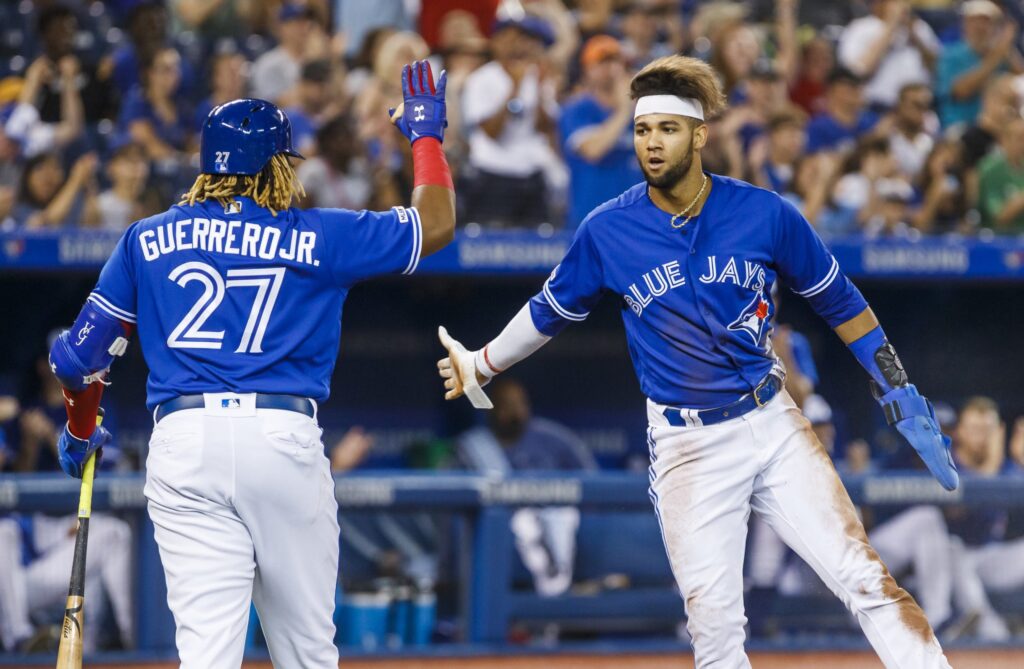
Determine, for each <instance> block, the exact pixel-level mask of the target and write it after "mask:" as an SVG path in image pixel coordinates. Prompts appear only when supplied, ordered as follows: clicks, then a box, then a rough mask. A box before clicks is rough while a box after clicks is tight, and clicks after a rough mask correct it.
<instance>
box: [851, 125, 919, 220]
mask: <svg viewBox="0 0 1024 669" xmlns="http://www.w3.org/2000/svg"><path fill="white" fill-rule="evenodd" d="M832 196H833V199H834V201H835V203H836V205H837V206H838V207H839V208H840V209H842V210H844V211H845V212H846V213H847V214H848V215H850V216H852V217H853V219H854V220H855V221H856V225H857V226H858V227H860V229H861V230H863V231H864V232H865V233H866V234H868V235H872V236H874V235H879V234H894V233H901V232H905V231H906V230H907V228H908V225H907V224H908V221H909V220H910V209H909V206H908V205H909V203H910V201H911V200H912V199H913V196H914V189H913V187H912V186H911V185H910V183H909V182H908V181H907V180H906V179H905V178H904V177H903V176H902V175H901V174H900V173H899V169H898V168H897V166H896V159H895V158H894V157H893V155H892V148H891V145H890V143H889V140H888V139H886V138H884V137H871V138H868V139H866V140H862V141H861V142H860V143H859V144H858V145H857V148H856V149H855V150H854V151H853V153H852V154H850V156H849V157H848V158H847V161H846V169H845V170H844V174H843V176H842V177H840V178H839V181H837V182H836V186H835V189H834V191H833V195H832Z"/></svg>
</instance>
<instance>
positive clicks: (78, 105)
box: [56, 77, 85, 146]
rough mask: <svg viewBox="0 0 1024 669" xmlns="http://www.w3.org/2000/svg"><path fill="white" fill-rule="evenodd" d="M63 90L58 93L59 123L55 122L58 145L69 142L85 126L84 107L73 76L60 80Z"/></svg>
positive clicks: (79, 133) (80, 132)
mask: <svg viewBox="0 0 1024 669" xmlns="http://www.w3.org/2000/svg"><path fill="white" fill-rule="evenodd" d="M61 85H62V86H63V90H62V91H61V94H60V117H61V118H60V123H58V124H57V132H56V141H57V144H58V145H59V146H64V145H66V144H70V143H71V142H73V141H74V140H76V139H78V136H79V135H81V134H82V129H83V128H84V127H85V109H84V107H83V106H82V96H81V95H79V93H78V86H77V85H76V84H75V80H74V78H73V77H67V78H64V79H63V80H62V81H61Z"/></svg>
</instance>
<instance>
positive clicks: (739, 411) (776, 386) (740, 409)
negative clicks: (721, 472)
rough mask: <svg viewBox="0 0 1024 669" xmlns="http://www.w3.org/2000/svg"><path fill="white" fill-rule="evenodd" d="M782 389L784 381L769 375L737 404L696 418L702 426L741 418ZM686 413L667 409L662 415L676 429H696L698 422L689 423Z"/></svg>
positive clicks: (703, 412) (762, 404) (700, 411)
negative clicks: (684, 414)
mask: <svg viewBox="0 0 1024 669" xmlns="http://www.w3.org/2000/svg"><path fill="white" fill-rule="evenodd" d="M781 389H782V379H780V378H779V377H777V376H775V375H774V374H769V375H768V376H767V377H765V379H764V380H763V381H761V383H760V384H758V386H757V388H754V390H753V392H750V393H747V394H746V395H744V396H743V397H741V398H739V399H738V400H736V401H735V402H732V403H731V404H726V405H725V406H722V407H718V408H717V409H701V410H699V411H697V412H696V418H697V419H698V420H699V421H700V423H699V424H700V425H714V424H715V423H722V422H725V421H727V420H732V419H733V418H739V417H740V416H742V415H743V414H745V413H748V412H750V411H753V410H754V409H756V408H758V407H762V406H764V405H765V404H767V403H768V402H769V401H771V399H772V398H773V397H775V396H776V395H777V394H778V392H779V391H780V390H781ZM684 411H688V409H680V408H679V407H666V408H665V410H664V411H662V413H663V414H664V415H665V418H667V419H668V422H669V425H672V426H674V427H696V426H697V424H698V423H697V421H695V420H692V419H691V420H690V422H687V421H686V418H685V417H684V416H683V412H684Z"/></svg>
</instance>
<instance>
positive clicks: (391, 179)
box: [353, 32, 456, 210]
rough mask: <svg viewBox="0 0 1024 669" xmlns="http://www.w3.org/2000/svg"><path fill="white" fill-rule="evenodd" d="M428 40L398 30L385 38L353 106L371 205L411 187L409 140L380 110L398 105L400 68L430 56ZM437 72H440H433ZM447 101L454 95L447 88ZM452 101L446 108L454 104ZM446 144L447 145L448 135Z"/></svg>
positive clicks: (386, 202)
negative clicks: (365, 160) (366, 165)
mask: <svg viewBox="0 0 1024 669" xmlns="http://www.w3.org/2000/svg"><path fill="white" fill-rule="evenodd" d="M429 53H430V52H429V50H428V49H427V43H426V42H424V41H423V38H422V37H420V36H419V35H418V34H416V33H414V32H398V33H393V34H391V35H389V36H388V37H386V38H385V39H384V41H383V42H382V43H381V45H380V49H379V50H378V51H377V56H376V58H375V60H374V63H373V76H372V78H371V79H370V80H369V82H368V83H367V84H366V86H364V87H363V90H362V91H361V92H360V94H359V95H358V97H356V99H355V101H354V105H353V111H354V112H355V117H356V132H357V133H358V136H359V138H360V140H361V141H362V143H363V145H364V147H365V151H366V154H367V158H368V160H369V162H370V168H369V173H370V174H371V176H372V179H373V189H372V190H373V199H372V200H371V201H370V204H369V206H370V208H371V209H373V210H385V209H389V208H391V207H393V206H396V205H401V204H403V203H404V202H405V194H406V193H408V192H409V191H410V190H411V189H412V177H413V174H412V154H411V152H410V149H409V143H408V142H405V141H401V135H399V134H397V133H395V132H394V128H393V127H392V125H391V122H390V121H389V120H388V118H387V115H386V114H382V113H381V110H382V109H389V108H394V107H397V106H398V104H399V103H400V102H401V101H402V89H401V86H400V85H399V82H401V73H402V67H403V66H404V65H405V64H406V63H411V62H413V61H414V60H422V59H424V58H426V57H427V56H428V55H429ZM435 74H440V73H435ZM447 97H448V99H449V100H453V99H454V98H453V97H452V95H451V91H450V90H449V91H448V93H447ZM454 106H456V105H454V104H452V105H449V107H454ZM445 144H446V145H447V144H448V139H447V135H446V138H445Z"/></svg>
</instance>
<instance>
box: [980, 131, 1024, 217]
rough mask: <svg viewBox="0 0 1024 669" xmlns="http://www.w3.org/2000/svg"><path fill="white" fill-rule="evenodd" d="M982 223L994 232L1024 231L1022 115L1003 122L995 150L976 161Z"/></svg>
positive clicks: (1023, 139) (1023, 135)
mask: <svg viewBox="0 0 1024 669" xmlns="http://www.w3.org/2000/svg"><path fill="white" fill-rule="evenodd" d="M978 209H979V210H980V211H981V220H982V224H983V225H986V226H989V227H991V228H993V229H994V230H996V231H997V232H1007V233H1019V232H1024V118H1020V117H1017V118H1015V119H1014V120H1013V121H1011V122H1010V123H1009V124H1008V125H1006V126H1005V127H1004V128H1003V129H1002V131H1001V134H1000V137H999V149H998V150H995V151H993V152H991V153H990V154H989V155H988V156H986V157H985V158H984V159H983V160H982V161H981V163H979V164H978Z"/></svg>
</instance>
